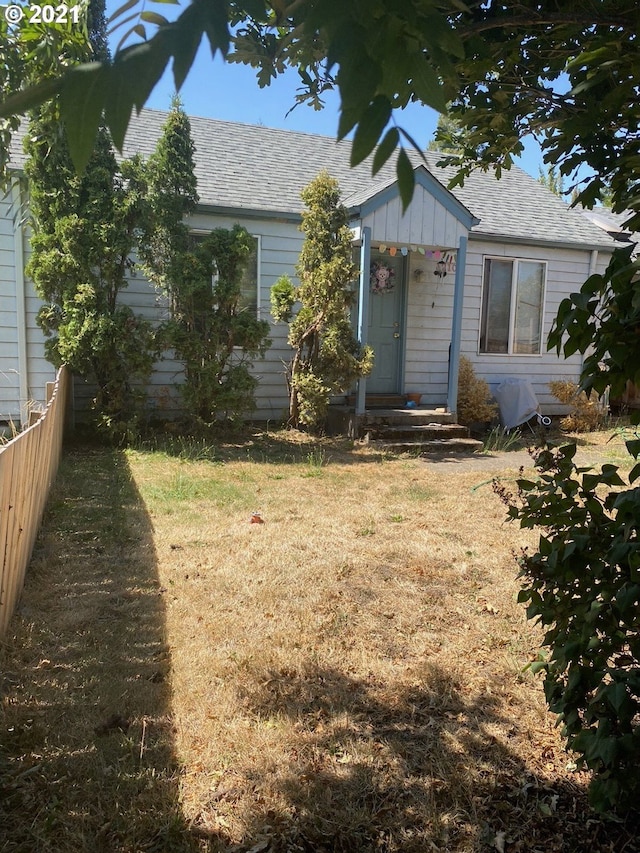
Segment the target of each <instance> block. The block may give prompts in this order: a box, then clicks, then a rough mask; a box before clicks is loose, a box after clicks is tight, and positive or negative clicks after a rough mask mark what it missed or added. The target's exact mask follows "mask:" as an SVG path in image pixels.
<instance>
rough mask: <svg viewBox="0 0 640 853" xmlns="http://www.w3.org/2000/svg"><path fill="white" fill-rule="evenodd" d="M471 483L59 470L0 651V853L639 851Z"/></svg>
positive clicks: (435, 474)
mask: <svg viewBox="0 0 640 853" xmlns="http://www.w3.org/2000/svg"><path fill="white" fill-rule="evenodd" d="M618 444H619V441H618ZM613 447H614V445H611V444H607V445H605V444H603V443H601V442H599V441H598V442H596V443H595V444H594V443H591V444H589V446H588V448H586V449H587V450H588V451H589V452H590V453H592V454H596V455H597V454H600V453H610V452H614V451H612V448H613ZM602 448H605V449H604V450H603V449H602ZM607 461H609V459H607ZM495 464H496V463H494V467H495ZM498 464H499V467H500V468H501V469H502V470H501V476H502V477H503V479H505V480H506V481H509V480H513V478H514V477H515V476H517V467H514V466H513V463H512V462H511V461H510V457H509V455H508V454H507V455H505V456H504V457H503V459H502V462H501V463H498ZM472 467H473V466H465V465H464V464H460V463H451V464H450V465H447V463H439V464H432V463H430V462H424V461H423V460H420V459H412V458H406V457H405V458H391V457H386V456H384V455H382V454H380V453H377V452H375V451H372V450H367V449H366V448H362V449H353V448H350V447H349V446H348V445H346V444H345V443H341V442H337V441H328V440H327V441H324V442H314V441H312V440H311V439H309V438H306V437H304V436H296V435H294V434H289V435H282V434H272V435H270V436H269V435H267V436H264V435H255V436H252V437H250V438H249V439H243V440H238V441H237V442H236V443H235V444H225V445H222V444H221V445H217V446H215V447H213V446H211V447H209V446H207V445H205V444H204V443H203V444H201V445H188V444H186V443H180V442H174V443H173V445H172V447H171V448H170V452H161V451H154V452H152V451H135V452H128V453H127V454H126V455H123V454H120V453H115V452H110V451H98V450H87V449H86V448H85V449H83V448H80V449H76V450H72V451H70V452H69V453H68V454H67V457H66V461H65V464H64V466H63V469H62V473H61V477H60V481H59V483H58V485H57V487H56V490H55V493H54V495H53V498H52V502H51V506H50V509H49V511H48V514H47V517H46V520H45V526H44V529H43V533H42V536H41V539H40V542H39V545H38V548H37V552H36V554H35V556H34V561H33V565H32V568H31V572H30V579H29V583H28V586H27V590H26V593H25V596H24V599H23V605H22V608H21V611H20V613H19V614H18V616H17V617H16V620H15V622H14V626H15V631H14V636H13V637H10V638H9V639H8V642H7V643H6V644H5V647H4V649H3V650H2V655H1V658H0V660H1V661H2V669H3V673H4V688H3V695H2V706H1V707H0V732H2V736H3V742H2V747H1V748H0V793H2V792H4V795H5V796H4V800H2V801H1V802H2V803H4V805H2V804H0V851H3V853H4V851H38V852H39V851H49V850H51V851H54V850H55V851H72V850H74V851H105V853H106V851H131V853H134V851H143V850H144V851H146V850H157V851H180V852H181V853H182V851H192V852H193V853H196V851H207V850H208V851H231V850H233V851H252V853H267V851H273V853H275V852H276V851H287V853H288V851H291V853H293V851H309V853H311V851H318V853H321V851H337V853H349V851H388V853H392V851H406V853H418V851H420V853H422V852H423V851H432V850H433V851H454V852H455V853H463V851H464V853H467V852H468V853H471V851H491V850H498V851H504V853H511V852H512V851H531V853H537V852H538V851H539V852H540V853H553V851H567V853H569V851H585V853H586V851H605V850H607V851H609V850H611V851H623V850H624V851H636V850H638V849H640V847H639V846H638V845H637V842H636V841H635V838H634V836H633V834H632V833H631V831H630V830H629V829H627V828H625V827H624V826H621V825H617V824H614V823H611V822H604V821H602V820H600V819H597V818H595V817H594V816H593V815H592V814H590V813H589V810H588V806H587V803H586V797H585V784H586V781H587V780H586V777H585V775H584V774H580V773H577V772H576V771H575V767H574V765H573V763H572V761H571V756H569V755H567V754H566V753H565V752H564V750H563V748H562V743H561V740H560V737H559V734H558V730H557V729H556V727H555V724H554V719H553V718H552V717H551V715H549V714H548V712H547V711H546V708H545V704H544V698H543V695H542V689H541V685H540V683H539V681H538V680H537V679H536V678H534V677H533V676H531V675H530V673H529V672H528V671H525V670H524V667H525V666H526V664H527V662H528V661H530V660H531V659H532V658H533V656H535V654H536V651H537V647H538V642H539V639H540V638H539V635H538V632H537V629H536V628H535V627H534V626H531V625H529V624H527V622H526V620H525V618H524V613H523V610H522V608H521V606H520V605H518V604H517V603H516V595H517V591H518V583H517V579H516V574H517V566H516V563H515V557H514V552H517V551H518V550H519V549H520V548H521V547H522V546H523V545H527V544H528V545H532V544H535V535H533V534H526V535H525V534H524V533H522V532H521V531H520V530H519V529H518V528H517V527H515V526H513V525H508V524H506V523H505V522H504V517H505V509H504V507H503V505H502V504H501V503H500V501H499V499H498V498H497V497H496V495H495V494H494V493H493V491H492V489H491V483H490V478H491V477H492V476H493V474H494V473H495V472H494V471H490V472H483V471H478V470H468V468H472ZM254 512H259V513H260V516H261V519H262V521H263V523H251V521H250V519H251V516H252V513H254ZM3 832H4V839H3V836H2V833H3Z"/></svg>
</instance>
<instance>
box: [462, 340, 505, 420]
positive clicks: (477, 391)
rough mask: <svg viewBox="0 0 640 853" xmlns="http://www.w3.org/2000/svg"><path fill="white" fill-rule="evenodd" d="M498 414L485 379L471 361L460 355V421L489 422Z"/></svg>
mask: <svg viewBox="0 0 640 853" xmlns="http://www.w3.org/2000/svg"><path fill="white" fill-rule="evenodd" d="M497 414H498V406H497V404H496V403H492V402H491V391H490V390H489V385H488V384H487V382H486V381H485V380H484V379H481V378H480V377H479V376H477V375H476V372H475V370H474V368H473V364H471V361H470V360H469V359H468V358H467V357H466V356H465V355H461V356H460V367H459V369H458V422H459V423H461V424H465V425H467V424H472V423H488V422H489V421H492V420H493V419H494V418H495V417H496V415H497Z"/></svg>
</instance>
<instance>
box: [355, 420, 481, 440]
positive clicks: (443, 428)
mask: <svg viewBox="0 0 640 853" xmlns="http://www.w3.org/2000/svg"><path fill="white" fill-rule="evenodd" d="M368 435H369V436H370V440H371V439H375V438H377V437H382V438H384V440H385V441H401V440H405V439H411V440H412V441H416V440H418V441H436V440H437V441H443V440H449V441H450V440H452V439H454V438H469V430H468V429H467V427H464V426H460V424H453V423H449V424H446V423H445V424H439V423H433V422H432V423H426V424H423V423H417V424H416V423H407V422H401V423H396V424H389V425H369V427H368Z"/></svg>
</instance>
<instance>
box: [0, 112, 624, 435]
mask: <svg viewBox="0 0 640 853" xmlns="http://www.w3.org/2000/svg"><path fill="white" fill-rule="evenodd" d="M166 118H167V113H164V112H160V111H154V110H143V111H142V113H141V114H140V115H139V116H137V117H135V116H134V118H133V120H132V123H131V126H130V128H129V131H128V134H127V138H126V143H125V150H124V155H125V156H131V155H133V154H134V153H140V154H142V155H144V156H147V155H149V154H151V152H152V151H153V149H154V147H155V144H156V141H157V139H158V137H159V136H160V134H161V131H162V127H163V125H164V123H165V121H166ZM191 127H192V135H193V140H194V143H195V149H196V155H195V157H196V173H197V179H198V193H199V196H200V204H199V207H198V211H197V213H196V214H194V215H193V216H192V217H191V220H190V222H189V225H190V227H191V228H192V229H193V230H194V232H196V233H197V232H206V231H208V230H210V229H212V228H216V227H231V226H232V225H233V224H235V223H240V224H241V225H244V226H245V227H246V228H247V229H248V231H249V232H250V233H251V234H253V235H254V236H255V240H256V251H255V254H254V258H253V261H252V268H251V270H250V273H251V274H250V276H249V277H248V278H247V281H248V292H247V294H246V297H247V300H248V304H250V305H251V309H252V310H255V311H256V312H257V314H258V315H259V316H260V317H262V318H265V319H270V314H269V304H270V303H269V291H270V288H271V287H272V285H273V284H274V283H275V282H276V280H277V279H278V278H279V277H280V276H281V275H282V274H283V273H287V274H289V275H290V276H291V277H292V278H293V279H294V281H295V266H296V262H297V260H298V255H299V252H300V248H301V245H302V239H303V237H302V234H301V232H300V230H299V225H300V221H301V209H302V202H301V200H300V191H301V190H302V188H303V187H304V186H306V185H307V184H308V183H309V182H310V181H311V180H312V179H313V178H314V177H315V176H316V175H317V174H318V173H319V172H320V171H321V170H322V169H326V170H327V171H328V172H329V174H330V175H332V176H333V177H335V178H336V179H337V180H338V181H339V184H340V187H341V192H342V200H343V203H344V204H345V206H346V207H347V208H348V210H349V214H350V217H351V227H352V230H353V245H354V251H355V252H357V253H358V256H359V261H360V263H359V265H360V270H361V272H360V281H359V282H358V284H357V289H358V299H359V310H358V331H359V334H360V336H361V338H362V339H363V340H366V341H367V342H368V343H370V344H371V345H372V346H373V348H374V350H375V366H374V369H373V373H372V374H371V375H370V376H369V377H368V378H367V379H366V380H365V381H363V382H362V383H361V387H360V389H359V392H358V396H357V405H358V406H359V407H360V408H362V407H363V406H364V405H365V399H366V398H365V392H366V393H367V394H378V395H389V394H406V393H408V392H418V393H421V394H422V404H423V405H426V406H429V407H448V408H449V409H450V410H455V406H456V383H457V365H458V360H459V357H460V355H461V354H464V355H466V356H468V357H469V358H470V359H471V361H472V362H473V364H474V366H475V369H476V372H477V374H478V375H479V376H481V377H484V378H485V379H486V380H487V381H488V383H489V385H490V386H492V387H495V386H497V385H498V384H499V383H500V382H501V381H503V380H504V379H506V378H509V377H515V378H518V377H520V378H526V379H527V380H529V381H530V382H531V383H532V386H533V389H534V391H535V393H536V395H537V397H538V400H539V402H540V404H541V409H542V411H543V412H544V413H546V414H556V413H559V412H561V411H563V407H562V406H561V404H560V403H559V402H558V401H557V400H555V398H553V396H552V395H551V394H550V392H549V388H548V382H549V380H550V379H552V378H571V379H576V378H577V377H578V375H579V371H580V357H579V356H574V357H572V358H570V359H568V360H566V361H565V360H563V359H559V358H558V357H557V356H556V355H555V353H553V352H551V353H550V352H547V350H546V343H545V342H546V338H547V335H548V332H549V329H550V326H551V322H552V320H553V318H554V316H555V314H556V310H557V308H558V304H559V303H560V301H561V300H562V299H563V298H564V297H565V296H566V295H568V294H569V293H571V292H574V291H576V290H578V289H579V288H580V286H581V284H582V283H583V282H584V281H585V280H586V278H587V277H588V276H589V275H590V274H591V273H593V272H594V271H602V270H603V269H604V267H605V266H606V264H607V262H608V260H609V257H610V254H611V252H612V250H613V249H614V248H615V245H616V242H615V240H614V239H613V238H612V237H611V236H609V235H608V234H607V233H606V232H605V231H603V230H602V229H601V228H599V227H598V226H597V225H595V224H593V223H592V222H590V221H589V220H588V219H586V218H585V217H584V216H582V215H581V214H580V213H579V212H577V211H574V210H570V209H568V208H567V206H566V205H565V204H564V203H563V202H562V201H561V199H559V198H557V197H556V196H554V195H553V194H552V193H551V192H549V191H548V190H547V189H546V188H545V187H544V186H543V185H542V184H541V183H539V182H538V181H536V180H535V179H533V178H532V177H530V176H529V175H527V174H526V173H525V172H523V171H522V170H521V169H519V168H513V169H511V170H510V171H508V172H504V173H503V176H502V178H501V180H497V179H496V178H495V176H494V175H493V174H491V173H485V172H477V173H474V174H473V175H472V176H471V177H470V178H469V179H468V180H466V182H465V184H464V186H463V187H456V188H455V189H452V190H449V189H448V188H447V185H448V182H449V180H450V178H451V177H452V176H453V174H454V170H453V169H452V168H445V169H443V168H440V167H438V166H437V165H436V163H437V161H438V159H439V155H438V154H437V153H433V152H427V153H426V154H425V159H424V161H423V162H422V161H419V160H418V158H417V157H414V161H415V179H416V187H415V193H414V197H413V201H412V202H411V205H410V206H409V208H408V210H407V211H406V212H405V213H404V214H403V212H402V207H401V203H400V197H399V193H398V188H397V184H396V176H395V163H394V162H390V163H389V164H387V165H386V166H385V167H384V168H383V169H382V170H381V171H380V172H379V173H378V175H377V176H376V177H375V178H372V176H371V169H370V164H369V163H365V164H362V165H360V166H358V167H357V168H355V169H351V168H350V167H349V153H350V143H349V142H348V141H347V142H342V143H336V141H335V140H334V139H332V138H328V137H321V136H316V135H311V134H306V133H298V132H292V131H288V130H274V129H270V128H267V127H262V126H258V127H254V126H248V125H244V124H237V123H231V122H226V121H218V120H214V119H206V118H192V119H191ZM23 163H24V154H22V152H21V151H20V150H18V146H16V151H15V154H14V156H13V158H12V164H13V167H14V169H15V170H16V173H17V174H18V173H19V172H20V170H21V168H22V166H23ZM23 204H24V198H23V197H22V195H21V184H20V183H19V182H18V181H16V182H15V184H14V186H13V189H12V191H11V194H10V195H8V196H7V197H6V198H5V199H4V200H2V202H1V203H0V420H7V419H8V418H13V419H15V420H18V419H21V417H24V412H25V410H26V408H27V406H28V404H29V401H36V402H38V401H41V400H42V397H43V393H44V390H43V389H44V385H45V382H46V381H49V380H51V379H52V377H53V373H54V371H53V368H52V366H51V365H50V364H49V363H48V362H47V361H46V360H45V358H44V349H43V336H42V333H41V332H40V330H39V329H38V327H37V325H36V321H35V318H36V313H37V310H38V306H39V302H38V298H37V296H36V294H35V292H34V290H33V285H32V284H31V283H30V282H29V281H28V280H26V278H25V275H24V267H25V262H26V258H27V256H28V252H29V236H28V231H27V229H26V227H25V226H24V225H23V224H21V223H22V220H21V218H20V216H19V215H18V212H19V210H20V208H21V205H23ZM125 298H126V300H127V302H128V303H129V304H130V305H132V306H133V307H134V308H135V309H136V310H137V311H139V312H140V313H142V314H144V315H146V316H148V317H150V318H159V317H161V316H162V315H163V314H166V312H167V310H168V308H167V305H166V303H164V304H163V302H162V300H161V299H160V298H159V296H158V294H157V292H156V291H155V290H154V289H153V288H152V287H151V286H150V285H149V284H148V283H147V282H146V281H145V280H144V278H143V277H142V276H141V274H140V273H139V272H138V273H137V274H135V273H134V275H133V276H132V278H131V280H130V284H129V288H128V290H127V292H126V297H125ZM271 337H272V339H273V345H272V347H271V349H270V350H269V352H268V353H267V356H266V358H265V359H264V360H261V361H258V362H257V363H256V364H255V372H256V375H257V376H258V377H259V380H260V382H259V388H258V393H257V410H256V412H255V417H256V418H259V419H262V420H264V419H281V418H282V416H283V413H284V412H285V411H286V406H287V389H286V381H285V376H284V371H283V364H282V362H283V360H285V361H286V360H288V357H289V348H288V345H287V340H286V337H287V329H286V327H285V326H284V325H282V324H279V325H275V324H274V325H273V327H272V334H271ZM179 381H180V365H179V364H177V363H175V362H173V361H170V360H165V361H162V362H160V363H159V364H158V365H157V366H156V371H155V373H154V376H153V379H152V384H151V387H150V389H149V391H150V395H151V399H152V401H154V405H155V406H156V407H157V408H158V409H159V410H161V409H162V408H163V407H165V406H167V405H170V403H168V401H170V400H171V399H172V397H173V396H174V395H173V389H174V388H175V385H176V383H178V382H179Z"/></svg>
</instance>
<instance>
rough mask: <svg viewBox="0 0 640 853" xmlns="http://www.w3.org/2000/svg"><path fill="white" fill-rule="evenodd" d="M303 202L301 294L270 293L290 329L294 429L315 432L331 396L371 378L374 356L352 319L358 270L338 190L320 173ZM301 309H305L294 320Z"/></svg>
mask: <svg viewBox="0 0 640 853" xmlns="http://www.w3.org/2000/svg"><path fill="white" fill-rule="evenodd" d="M301 195H302V200H303V202H304V203H305V205H306V210H305V211H304V212H303V214H302V225H301V226H300V228H301V230H302V232H303V233H304V235H305V240H304V243H303V246H302V251H301V252H300V260H299V263H298V265H297V269H296V272H297V275H298V278H299V280H300V286H299V287H298V288H297V289H296V288H294V286H293V284H292V283H291V281H290V280H289V279H287V278H286V277H284V278H281V279H280V280H279V281H278V282H277V283H276V284H275V285H274V287H273V289H272V291H271V305H272V308H271V313H272V315H273V317H274V318H275V319H276V320H285V321H286V322H289V323H290V325H289V343H290V344H291V346H292V347H293V350H294V354H293V359H292V361H291V364H290V365H289V368H288V372H287V380H288V383H289V424H290V425H291V426H294V427H299V426H300V425H304V426H308V427H312V428H313V427H317V426H318V425H319V424H320V423H321V422H322V419H323V418H324V416H325V414H326V410H327V405H328V403H329V398H330V396H331V394H335V393H337V392H340V391H342V392H344V391H347V390H348V389H349V388H350V387H351V385H352V384H353V382H354V381H355V380H356V379H357V378H358V377H359V376H365V375H366V374H367V373H369V372H370V370H371V367H372V363H373V354H372V352H371V350H370V349H369V348H368V347H367V348H365V349H364V350H362V349H361V347H360V345H359V344H358V341H357V340H356V339H355V338H354V336H353V331H352V328H351V322H350V319H349V308H350V306H351V304H352V302H353V290H352V288H353V281H354V279H355V277H356V275H357V269H356V267H355V265H354V263H353V260H352V247H351V231H350V229H349V227H348V225H347V221H348V218H347V211H346V209H345V208H344V207H343V205H341V204H340V190H339V187H338V182H337V181H336V180H335V179H334V178H332V177H330V176H329V175H328V174H327V173H326V172H321V173H320V174H319V175H318V177H317V178H315V179H314V180H313V181H312V182H311V183H310V184H309V185H308V186H307V187H305V188H304V190H303V191H302V194H301ZM296 302H299V303H300V308H299V310H298V312H297V314H296V315H295V317H293V319H292V309H293V306H294V304H295V303H296Z"/></svg>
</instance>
